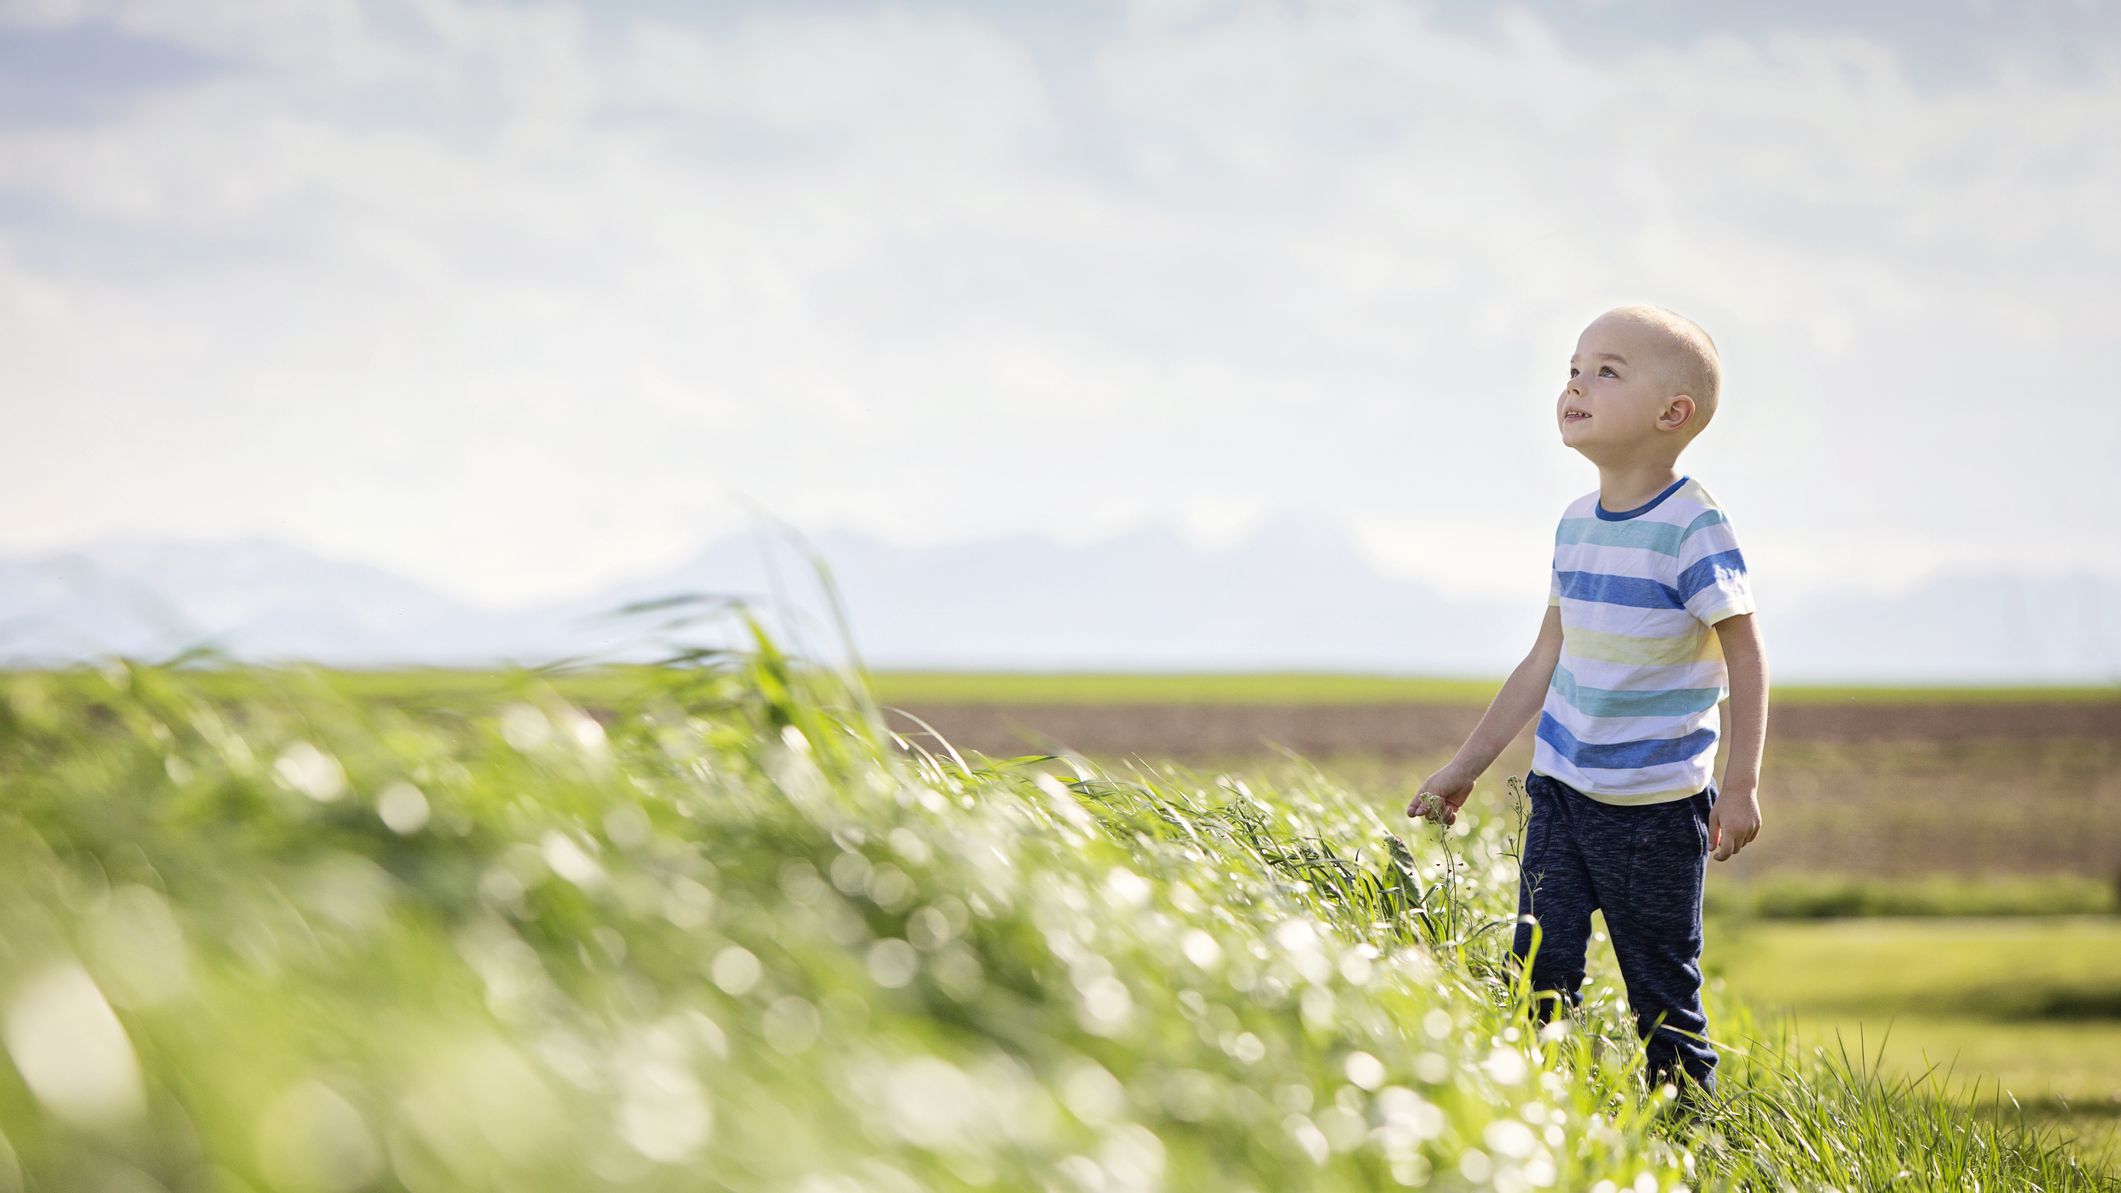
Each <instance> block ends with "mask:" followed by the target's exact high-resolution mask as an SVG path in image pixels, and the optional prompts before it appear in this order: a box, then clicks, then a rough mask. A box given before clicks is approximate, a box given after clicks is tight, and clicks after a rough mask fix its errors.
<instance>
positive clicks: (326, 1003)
mask: <svg viewBox="0 0 2121 1193" xmlns="http://www.w3.org/2000/svg"><path fill="white" fill-rule="evenodd" d="M463 682H464V685H465V686H464V687H462V688H459V689H456V690H443V689H441V688H439V687H435V686H429V687H427V688H425V689H423V690H422V691H421V692H418V693H414V694H412V695H410V696H407V695H406V694H404V693H402V692H400V693H398V694H396V695H392V694H391V693H389V692H379V691H378V689H377V686H376V680H375V677H361V676H345V675H337V674H332V673H327V672H320V671H312V670H307V669H287V670H272V671H264V670H255V669H229V668H217V669H191V668H170V667H150V666H144V665H139V664H134V663H126V662H122V661H114V662H111V663H109V664H107V665H105V666H103V667H100V668H95V669H84V670H75V671H70V672H66V673H58V674H53V673H15V674H8V675H4V676H0V782H4V784H5V788H6V791H7V794H8V799H7V801H6V803H5V806H4V808H0V963H4V964H0V973H4V974H5V975H6V976H5V977H4V978H0V1009H4V1022H0V1026H4V1029H5V1044H6V1048H5V1058H6V1061H5V1063H4V1064H0V1189H12V1188H26V1189H41V1188H54V1189H75V1188H81V1189H90V1188H93V1189H126V1190H155V1189H163V1190H170V1191H172V1193H175V1191H178V1190H217V1191H218V1190H264V1189H273V1190H331V1191H348V1190H367V1189H408V1190H457V1189H524V1190H530V1189H580V1188H627V1189H730V1190H753V1189H758V1190H765V1189H791V1190H802V1191H804V1193H831V1191H835V1190H850V1191H851V1190H857V1189H860V1190H876V1189H881V1190H907V1191H909V1193H911V1191H914V1190H923V1191H925V1190H952V1189H988V1188H993V1189H1057V1190H1082V1191H1085V1193H1088V1191H1092V1190H1121V1189H1143V1190H1147V1189H1217V1190H1248V1189H1249V1190H1279V1189H1293V1188H1303V1189H1319V1190H1334V1189H1375V1188H1379V1187H1432V1188H1445V1189H1451V1188H1497V1189H1518V1190H1524V1189H1543V1188H1554V1189H1567V1190H1597V1191H1599V1193H1617V1190H1620V1189H1637V1190H1648V1189H1665V1190H1671V1189H1681V1188H1685V1189H1725V1188H1730V1189H1783V1188H1798V1189H1824V1188H1837V1189H1871V1188H1883V1187H1887V1186H1896V1187H1912V1188H1953V1189H1957V1188H1971V1187H1975V1186H1976V1185H1978V1186H1979V1187H1981V1188H2035V1187H2037V1188H2042V1189H2094V1188H2102V1187H2109V1178H2108V1177H2107V1176H2106V1175H2105V1174H2103V1173H2102V1172H2100V1171H2099V1170H2097V1169H2096V1168H2094V1167H2091V1166H2090V1165H2088V1164H2087V1163H2086V1162H2085V1161H2083V1160H2081V1159H2080V1158H2079V1157H2077V1156H2075V1155H2074V1154H2072V1152H2071V1150H2070V1149H2069V1148H2068V1147H2066V1146H2064V1144H2063V1142H2062V1140H2061V1137H2060V1136H2059V1134H2058V1133H2056V1132H2055V1131H2054V1130H2053V1129H2051V1128H2050V1127H2048V1126H2045V1125H2043V1124H2042V1123H2041V1122H2040V1121H2039V1120H2038V1118H2037V1116H2027V1115H2024V1114H2017V1113H2012V1112H2009V1111H2008V1110H2006V1111H2005V1112H2004V1113H2003V1114H2002V1116H2001V1117H2000V1118H1995V1119H1978V1118H1976V1119H1970V1118H1969V1117H1968V1116H1966V1114H1965V1113H1964V1109H1963V1103H1962V1101H1961V1100H1959V1098H1957V1097H1947V1096H1942V1095H1944V1094H1945V1093H1946V1091H1944V1090H1943V1089H1942V1088H1941V1087H1939V1086H1937V1085H1935V1084H1934V1083H1932V1082H1927V1081H1916V1080H1911V1079H1908V1078H1905V1077H1902V1076H1898V1075H1895V1074H1892V1073H1889V1072H1887V1071H1884V1070H1881V1069H1878V1068H1876V1067H1874V1066H1872V1065H1871V1064H1869V1063H1868V1060H1867V1058H1864V1057H1862V1056H1860V1055H1858V1054H1855V1053H1853V1052H1851V1051H1849V1050H1847V1049H1843V1048H1839V1047H1836V1046H1832V1045H1825V1044H1818V1043H1813V1042H1811V1041H1800V1040H1797V1039H1795V1038H1793V1037H1791V1036H1789V1035H1787V1034H1785V1033H1782V1032H1779V1031H1778V1030H1776V1029H1775V1027H1774V1026H1773V1023H1772V1022H1771V1021H1770V1020H1768V1019H1765V1018H1761V1017H1759V1016H1756V1014H1755V1013H1754V1012H1753V1011H1752V1010H1751V1009H1750V1008H1749V1006H1748V1004H1747V1003H1746V1002H1745V1001H1742V1000H1741V999H1739V998H1737V997H1735V996H1734V994H1733V991H1732V988H1731V984H1730V983H1728V982H1719V983H1717V984H1714V985H1712V988H1711V989H1710V991H1709V1011H1710V1017H1711V1022H1712V1024H1715V1025H1717V1026H1716V1028H1715V1031H1716V1033H1717V1035H1718V1038H1719V1042H1720V1043H1721V1044H1722V1045H1723V1047H1724V1049H1725V1062H1724V1065H1723V1067H1722V1068H1721V1069H1720V1070H1719V1072H1720V1075H1721V1080H1722V1085H1721V1088H1720V1089H1719V1093H1718V1095H1717V1096H1716V1097H1715V1098H1714V1099H1713V1100H1711V1102H1710V1104H1709V1105H1708V1106H1707V1107H1705V1108H1704V1110H1703V1113H1702V1116H1701V1117H1700V1118H1699V1119H1690V1118H1687V1117H1685V1116H1681V1115H1678V1114H1676V1113H1675V1110H1676V1109H1677V1108H1676V1107H1674V1106H1672V1105H1671V1104H1670V1101H1669V1093H1668V1091H1665V1090H1646V1089H1643V1088H1642V1087H1641V1085H1640V1051H1639V1044H1638V1043H1637V1041H1636V1039H1635V1036H1634V1029H1633V1025H1632V1021H1631V1020H1630V1019H1629V1018H1628V1017H1627V1016H1626V1015H1625V1012H1624V1008H1623V1007H1622V1006H1621V1005H1620V1002H1619V1000H1618V997H1617V994H1616V990H1617V988H1618V979H1617V975H1616V974H1614V973H1613V972H1612V971H1611V969H1610V960H1609V958H1608V957H1605V956H1602V955H1599V954H1597V953H1595V952H1594V958H1593V972H1592V977H1591V982H1590V997H1589V999H1588V1000H1587V1004H1586V1006H1585V1008H1584V1010H1583V1012H1582V1014H1581V1015H1580V1017H1578V1018H1577V1019H1576V1020H1574V1021H1572V1022H1568V1023H1565V1024H1562V1025H1557V1026H1556V1027H1554V1028H1551V1029H1549V1030H1548V1031H1546V1032H1541V1033H1536V1034H1535V1033H1533V1032H1531V1031H1530V1030H1529V1028H1528V1026H1527V1025H1525V1024H1524V1023H1523V1019H1522V1015H1523V1011H1524V1008H1525V1003H1526V999H1527V998H1528V996H1529V991H1527V990H1525V989H1524V988H1523V986H1522V983H1521V982H1519V981H1518V980H1516V978H1515V977H1514V974H1513V970H1512V967H1511V966H1509V965H1508V964H1507V944H1508V931H1509V928H1510V926H1511V913H1512V912H1513V910H1514V902H1513V900H1514V892H1515V870H1514V856H1513V851H1514V848H1515V841H1516V839H1517V834H1518V833H1519V832H1520V831H1521V823H1522V822H1521V818H1520V817H1521V811H1522V809H1521V804H1518V803H1516V802H1515V801H1512V800H1509V799H1507V798H1498V799H1497V800H1496V801H1493V802H1490V803H1486V804H1483V806H1481V807H1480V808H1478V809H1476V810H1475V811H1474V812H1473V813H1472V814H1469V815H1466V816H1463V817H1461V819H1460V821H1459V822H1458V824H1457V825H1455V826H1453V827H1451V828H1449V829H1445V828H1441V827H1438V826H1434V825H1424V826H1418V827H1417V826H1412V825H1410V824H1409V823H1408V822H1406V821H1405V820H1404V818H1403V817H1390V816H1387V815H1386V810H1387V808H1388V807H1389V805H1390V803H1391V799H1392V798H1397V796H1396V795H1394V796H1391V797H1389V798H1386V797H1384V793H1382V792H1381V791H1380V790H1378V789H1375V788H1371V787H1368V786H1364V785H1361V784H1360V783H1358V782H1351V781H1349V780H1347V779H1345V778H1343V777H1341V775H1340V774H1339V773H1338V772H1336V771H1332V770H1328V769H1325V768H1323V767H1320V766H1317V765H1312V764H1310V763H1308V762H1307V761H1306V760H1304V759H1302V758H1299V757H1294V756H1284V757H1279V758H1275V759H1272V760H1270V762H1266V763H1259V762H1258V760H1255V762H1256V763H1257V765H1255V766H1253V767H1252V768H1251V769H1243V770H1238V769H1211V770H1203V769H1198V768H1195V767H1190V766H1187V765H1184V764H1180V763H1176V762H1168V761H1166V762H1158V763H1150V762H1147V761H1145V760H1134V761H1130V762H1128V763H1127V764H1125V765H1119V764H1113V765H1106V764H1102V763H1100V762H1098V761H1096V760H1094V759H1092V758H1090V757H1088V756H1085V755H1079V754H1074V753H1066V752H1063V753H1057V754H1029V755H987V754H984V753H981V752H979V751H977V750H972V749H969V748H959V747H958V746H956V745H955V744H954V743H951V742H949V741H947V740H944V739H938V738H932V737H931V738H927V739H924V740H920V739H914V738H910V737H906V736H903V735H898V734H895V733H894V732H893V731H892V729H891V728H890V727H889V726H888V725H887V718H886V715H885V713H884V711H883V710H881V709H880V708H879V707H878V706H877V703H876V700H875V698H874V695H873V693H871V692H870V691H869V690H868V689H867V688H866V687H865V686H863V685H862V684H861V683H859V682H858V679H857V677H854V676H844V675H838V674H835V673H832V672H829V671H823V670H819V669H816V668H812V667H808V666H805V665H803V664H802V663H801V662H800V661H799V660H792V659H789V658H787V657H785V656H784V655H783V654H782V653H781V652H780V650H779V649H778V647H777V646H776V645H775V644H774V643H772V642H771V641H770V640H768V639H766V638H765V637H764V636H763V635H760V636H758V637H757V638H756V639H755V640H754V642H753V646H752V649H750V650H748V651H746V652H744V653H742V654H740V655H718V656H715V657H712V658H705V659H692V660H688V661H683V662H681V663H680V664H679V665H674V666H670V667H667V668H662V669H658V670H652V671H650V670H643V669H638V668H635V669H625V670H622V671H612V672H609V673H602V674H597V675H591V676H583V675H575V676H566V675H556V674H538V673H530V672H524V673H514V674H507V675H492V676H486V677H481V678H480V679H479V680H477V681H463ZM584 684H587V685H590V686H591V687H593V688H594V689H595V690H596V691H597V692H598V697H597V700H596V703H595V708H594V710H593V711H594V715H592V709H591V708H590V707H589V706H588V705H587V704H585V703H578V702H577V701H576V700H575V699H574V698H572V697H571V696H570V695H569V694H568V693H569V691H570V690H573V691H576V692H579V691H580V690H581V685H584ZM1499 794H1500V795H1501V796H1503V797H1507V796H1508V795H1510V794H1511V793H1510V792H1509V791H1508V789H1507V785H1505V787H1504V790H1503V791H1502V792H1500V793H1499ZM1400 802H1401V804H1402V806H1403V803H1404V800H1403V799H1402V800H1400Z"/></svg>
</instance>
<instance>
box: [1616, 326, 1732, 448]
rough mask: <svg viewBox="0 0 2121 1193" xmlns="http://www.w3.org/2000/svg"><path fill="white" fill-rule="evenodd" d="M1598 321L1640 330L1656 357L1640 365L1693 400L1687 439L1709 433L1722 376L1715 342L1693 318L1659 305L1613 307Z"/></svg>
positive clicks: (1674, 390) (1675, 390) (1674, 392)
mask: <svg viewBox="0 0 2121 1193" xmlns="http://www.w3.org/2000/svg"><path fill="white" fill-rule="evenodd" d="M1599 318H1600V319H1612V320H1617V321H1621V322H1625V323H1628V324H1630V325H1632V326H1633V327H1635V328H1637V329H1639V330H1640V332H1641V333H1642V338H1643V339H1646V340H1648V341H1649V343H1650V346H1651V349H1652V351H1653V352H1654V353H1655V356H1654V358H1653V359H1651V360H1648V361H1642V362H1638V363H1639V364H1640V365H1641V366H1642V367H1644V368H1647V369H1649V370H1650V371H1651V372H1653V373H1654V374H1655V375H1656V376H1657V377H1658V378H1659V379H1660V380H1662V381H1663V383H1664V385H1665V386H1666V388H1667V389H1668V390H1669V392H1670V393H1673V394H1685V395H1686V396H1688V397H1690V398H1692V399H1694V417H1693V418H1692V419H1691V420H1690V421H1691V423H1692V427H1691V430H1692V434H1690V435H1689V436H1688V437H1687V438H1688V439H1689V440H1691V439H1692V438H1693V436H1694V435H1699V434H1701V432H1702V431H1704V430H1706V429H1707V428H1708V425H1709V420H1710V419H1712V418H1714V417H1716V390H1717V388H1718V386H1719V384H1720V381H1721V378H1722V374H1723V366H1722V364H1721V362H1720V361H1719V360H1718V359H1717V356H1716V342H1715V341H1714V340H1711V339H1710V338H1709V333H1707V332H1705V331H1703V330H1701V326H1700V325H1699V324H1697V323H1695V322H1694V321H1693V320H1692V319H1688V318H1686V317H1685V316H1683V315H1680V314H1678V313H1676V312H1673V311H1668V310H1666V309H1664V308H1663V307H1657V306H1648V305H1637V306H1625V307H1614V308H1613V309H1612V310H1610V311H1607V312H1606V313H1605V314H1603V315H1600V316H1599Z"/></svg>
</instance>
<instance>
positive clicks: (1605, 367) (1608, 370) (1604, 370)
mask: <svg viewBox="0 0 2121 1193" xmlns="http://www.w3.org/2000/svg"><path fill="white" fill-rule="evenodd" d="M1598 371H1599V372H1601V373H1613V366H1612V365H1600V366H1599V367H1598ZM1613 375H1614V376H1615V377H1618V376H1620V374H1618V373H1613Z"/></svg>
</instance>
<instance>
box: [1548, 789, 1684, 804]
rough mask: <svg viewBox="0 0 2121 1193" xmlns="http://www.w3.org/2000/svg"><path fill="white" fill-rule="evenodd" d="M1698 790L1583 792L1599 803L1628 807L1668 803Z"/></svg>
mask: <svg viewBox="0 0 2121 1193" xmlns="http://www.w3.org/2000/svg"><path fill="white" fill-rule="evenodd" d="M1577 790H1579V791H1582V790H1583V789H1582V788H1577ZM1699 790H1700V788H1698V787H1691V788H1690V787H1681V788H1679V789H1678V790H1677V791H1647V792H1644V793H1643V794H1641V795H1600V794H1598V793H1597V792H1595V791H1585V792H1584V794H1585V795H1588V796H1590V797H1591V798H1592V799H1595V800H1597V801H1598V802H1599V803H1601V804H1617V805H1620V806H1621V807H1628V806H1631V805H1634V804H1668V803H1671V802H1672V801H1674V800H1682V799H1688V798H1691V797H1692V796H1693V794H1694V793H1695V792H1696V791H1699Z"/></svg>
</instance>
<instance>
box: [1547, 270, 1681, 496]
mask: <svg viewBox="0 0 2121 1193" xmlns="http://www.w3.org/2000/svg"><path fill="white" fill-rule="evenodd" d="M1720 372H1721V368H1720V366H1719V364H1718V362H1717V357H1716V344H1715V341H1713V340H1711V339H1709V333H1707V332H1705V331H1703V330H1701V328H1700V327H1699V326H1697V325H1696V324H1695V323H1694V322H1693V321H1692V320H1690V319H1686V318H1682V317H1681V316H1679V315H1676V314H1674V313H1673V312H1671V311H1668V310H1665V309H1664V308H1663V307H1653V306H1626V307H1615V308H1614V309H1612V310H1610V311H1607V312H1606V313H1605V314H1603V315H1600V316H1599V317H1598V318H1596V319H1593V320H1592V321H1591V325H1590V326H1589V327H1586V328H1584V329H1583V335H1582V336H1580V337H1578V338H1577V340H1576V355H1574V356H1572V357H1570V358H1569V382H1568V384H1567V385H1566V386H1564V387H1563V388H1562V391H1561V398H1560V400H1559V401H1558V402H1557V403H1556V405H1555V408H1554V414H1555V417H1556V418H1557V419H1559V420H1560V422H1561V441H1562V442H1563V443H1565V444H1567V445H1568V446H1570V447H1573V448H1575V449H1576V450H1577V451H1580V452H1582V453H1583V454H1584V455H1585V456H1588V457H1590V459H1591V460H1592V461H1593V462H1596V463H1633V462H1647V461H1650V460H1658V461H1662V462H1664V463H1667V464H1669V463H1670V462H1671V461H1673V460H1676V459H1678V458H1679V453H1680V452H1681V451H1682V450H1684V449H1685V448H1686V446H1687V444H1689V443H1692V442H1693V441H1694V437H1695V436H1696V435H1699V434H1701V432H1702V431H1703V430H1704V429H1706V428H1707V427H1708V425H1709V420H1710V419H1711V418H1714V417H1715V415H1716V390H1717V388H1718V385H1717V383H1718V380H1719V374H1720Z"/></svg>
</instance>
